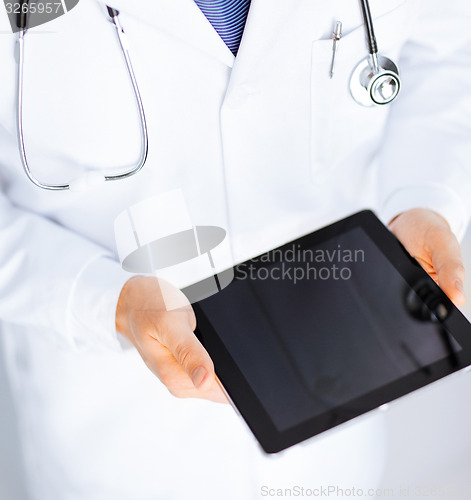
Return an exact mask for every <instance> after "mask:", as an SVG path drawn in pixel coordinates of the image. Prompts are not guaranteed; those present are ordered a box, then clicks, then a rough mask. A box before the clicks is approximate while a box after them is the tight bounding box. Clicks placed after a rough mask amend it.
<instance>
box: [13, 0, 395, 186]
mask: <svg viewBox="0 0 471 500" xmlns="http://www.w3.org/2000/svg"><path fill="white" fill-rule="evenodd" d="M29 1H30V0H23V1H22V4H23V3H24V4H26V5H28V4H29ZM360 1H361V8H362V13H363V21H364V25H365V29H366V34H367V42H368V50H369V55H368V56H367V57H366V58H365V59H363V60H362V61H360V63H359V64H358V65H357V66H356V68H355V70H354V71H353V74H352V77H351V79H350V92H351V94H352V97H353V99H354V100H355V101H356V102H357V103H359V104H361V105H364V106H374V105H378V106H383V105H385V104H389V103H390V102H392V101H393V100H394V99H395V98H396V97H397V94H398V93H399V89H400V87H401V81H400V78H399V69H398V67H397V66H396V64H395V63H394V62H393V61H391V59H388V58H387V57H383V56H381V55H379V54H378V46H377V43H376V37H375V34H374V28H373V20H372V18H371V13H370V7H369V2H368V0H360ZM106 9H107V12H108V15H109V18H110V20H111V22H112V23H113V24H114V26H115V27H116V33H117V36H118V41H119V45H120V47H121V51H122V53H123V56H124V60H125V63H126V67H127V70H128V74H129V78H130V80H131V83H132V88H133V90H134V96H135V99H136V102H137V106H138V111H139V119H140V132H141V152H140V156H139V160H138V163H137V164H136V165H135V166H134V167H132V168H130V169H128V170H126V171H124V172H122V173H120V174H114V175H105V176H103V175H102V174H98V173H97V172H94V171H93V172H88V173H87V174H85V175H82V176H81V177H80V178H78V179H76V180H75V181H73V182H70V183H69V184H46V183H43V182H41V181H40V180H39V179H37V178H36V177H35V176H34V175H33V173H32V172H31V168H30V166H29V164H28V159H27V155H26V147H25V141H24V133H23V68H24V52H25V48H24V45H25V41H24V40H25V35H26V32H27V15H26V14H25V13H24V9H23V8H21V12H22V13H21V14H20V15H19V16H18V28H19V31H18V58H17V63H18V73H17V77H18V81H17V87H18V94H17V113H16V118H17V134H18V149H19V152H20V158H21V163H22V165H23V169H24V171H25V173H26V175H27V177H28V179H29V180H30V181H31V182H32V183H33V184H34V185H35V186H37V187H39V188H41V189H46V190H50V191H64V190H84V189H87V188H90V187H93V186H94V185H96V184H101V183H102V182H103V181H105V182H107V181H117V180H121V179H127V178H129V177H131V176H133V175H135V174H137V173H138V172H139V171H140V170H141V169H142V168H143V167H144V164H145V162H146V160H147V154H148V150H149V138H148V133H147V124H146V117H145V113H144V107H143V104H142V99H141V95H140V91H139V86H138V84H137V81H136V76H135V74H134V70H133V67H132V64H131V58H130V55H129V48H128V44H127V41H126V36H125V33H124V30H123V27H122V26H121V23H120V21H119V11H117V10H116V9H113V8H111V7H108V6H107V7H106ZM25 10H28V9H25ZM335 37H337V40H339V39H340V32H337V33H334V40H335ZM331 71H333V68H332V70H331Z"/></svg>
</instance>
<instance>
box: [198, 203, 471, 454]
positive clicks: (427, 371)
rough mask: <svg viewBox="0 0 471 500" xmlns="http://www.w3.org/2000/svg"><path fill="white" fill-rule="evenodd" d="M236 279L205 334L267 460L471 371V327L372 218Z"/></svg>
mask: <svg viewBox="0 0 471 500" xmlns="http://www.w3.org/2000/svg"><path fill="white" fill-rule="evenodd" d="M233 271H234V279H233V281H232V282H231V283H230V284H229V285H228V286H227V287H226V288H225V289H223V290H222V291H220V292H219V293H217V294H216V295H213V296H211V297H209V298H206V299H204V300H202V301H200V302H199V303H197V304H195V312H196V317H197V324H198V326H197V330H196V335H197V336H198V338H199V339H200V341H201V342H202V344H203V345H204V346H205V348H206V349H207V351H208V352H209V354H210V356H211V357H212V359H213V361H214V365H215V369H216V374H217V376H218V378H219V380H220V381H221V383H222V385H223V386H224V389H225V390H226V392H227V394H228V395H229V397H230V399H231V400H232V402H233V404H234V405H235V406H236V408H237V410H238V411H239V413H240V414H241V416H242V417H243V418H244V419H245V421H246V423H247V424H248V426H249V427H250V429H251V430H252V432H253V433H254V435H255V437H256V438H257V439H258V441H259V442H260V444H261V446H262V448H263V449H264V450H265V451H266V452H268V453H274V452H278V451H280V450H283V449H285V448H287V447H289V446H292V445H294V444H296V443H298V442H300V441H303V440H305V439H307V438H310V437H312V436H315V435H317V434H319V433H321V432H323V431H326V430H328V429H330V428H332V427H334V426H337V425H339V424H341V423H343V422H346V421H348V420H350V419H353V418H355V417H357V416H359V415H362V414H364V413H366V412H368V411H370V410H373V409H375V408H378V407H379V406H381V405H383V404H385V403H388V402H390V401H392V400H394V399H396V398H399V397H401V396H403V395H405V394H407V393H410V392H411V391H414V390H416V389H419V388H420V387H423V386H425V385H427V384H429V383H431V382H433V381H436V380H438V379H440V378H442V377H444V376H446V375H449V374H451V373H452V372H455V371H457V370H459V369H461V368H463V367H465V366H467V365H469V364H471V325H470V324H469V322H468V321H467V320H466V318H465V317H464V316H463V315H462V314H461V313H460V311H459V310H458V309H457V308H456V307H455V306H454V305H453V304H452V302H451V301H450V300H449V299H448V297H447V296H446V295H445V294H444V293H443V292H442V291H441V289H440V288H439V287H438V285H436V283H435V282H434V281H433V279H431V278H430V277H429V276H428V274H427V273H426V272H425V271H424V270H423V269H422V268H421V267H420V265H419V264H418V263H417V261H416V260H415V259H413V258H412V257H411V256H410V255H409V254H408V253H407V251H406V250H405V249H404V247H403V246H402V245H401V244H400V242H399V241H398V240H397V239H396V238H395V236H394V235H393V234H392V233H391V232H390V231H389V230H388V229H387V228H386V227H385V226H384V225H383V224H382V223H381V222H380V221H379V219H378V218H377V217H376V216H375V215H374V214H373V212H371V211H363V212H360V213H357V214H355V215H352V216H350V217H348V218H346V219H343V220H341V221H339V222H336V223H334V224H332V225H330V226H328V227H325V228H323V229H320V230H319V231H316V232H314V233H312V234H308V235H306V236H304V237H302V238H299V239H297V240H295V241H292V242H290V243H287V244H286V245H284V246H282V247H280V248H276V249H274V250H272V251H270V252H267V253H266V254H263V255H260V256H258V257H256V258H254V259H251V260H250V261H247V262H243V263H241V264H239V265H237V266H236V267H235V268H234V269H233Z"/></svg>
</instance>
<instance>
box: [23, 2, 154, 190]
mask: <svg viewBox="0 0 471 500" xmlns="http://www.w3.org/2000/svg"><path fill="white" fill-rule="evenodd" d="M25 3H26V4H28V3H29V2H28V1H26V2H25ZM106 9H107V12H108V15H109V17H110V20H111V22H112V23H113V24H114V25H115V27H116V33H117V35H118V40H119V45H120V47H121V51H122V53H123V56H124V60H125V62H126V67H127V70H128V74H129V78H130V80H131V84H132V88H133V90H134V96H135V99H136V102H137V107H138V110H139V119H140V131H141V152H140V155H139V160H138V162H137V164H136V165H135V166H134V167H132V168H130V169H128V170H126V171H124V172H122V173H120V174H115V175H105V176H103V175H102V174H98V173H97V172H93V171H92V172H88V173H86V174H85V175H82V176H81V177H79V178H78V179H76V180H75V181H73V182H70V183H69V184H45V183H43V182H41V181H40V180H39V179H37V178H36V177H35V176H34V175H33V174H32V172H31V169H30V166H29V164H28V159H27V156H26V148H25V141H24V134H23V67H24V57H25V56H24V53H25V48H24V45H25V41H24V40H25V35H26V31H27V18H26V14H25V13H24V12H23V13H22V14H20V15H19V16H18V27H19V31H18V94H17V110H16V118H17V120H16V123H17V133H18V149H19V152H20V158H21V163H22V165H23V169H24V171H25V172H26V175H27V176H28V179H29V180H30V181H31V182H32V183H33V184H34V185H35V186H37V187H39V188H42V189H47V190H50V191H64V190H70V189H71V190H77V191H82V190H85V189H87V188H91V187H93V186H94V185H96V184H101V183H102V182H103V181H118V180H121V179H127V178H128V177H131V176H132V175H135V174H137V173H138V172H139V171H140V170H141V169H142V167H143V166H144V164H145V162H146V160H147V153H148V150H149V137H148V133H147V123H146V116H145V113H144V106H143V104H142V99H141V94H140V91H139V86H138V84H137V81H136V76H135V74H134V70H133V67H132V64H131V58H130V56H129V49H128V44H127V40H126V36H125V33H124V30H123V27H122V26H121V23H120V21H119V11H117V10H116V9H112V8H111V7H108V6H106ZM21 10H23V9H21Z"/></svg>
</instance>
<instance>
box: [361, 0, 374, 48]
mask: <svg viewBox="0 0 471 500" xmlns="http://www.w3.org/2000/svg"><path fill="white" fill-rule="evenodd" d="M360 3H361V12H362V14H363V22H364V24H365V30H366V41H367V44H368V50H369V53H370V54H371V55H373V54H377V53H378V44H377V43H376V36H375V30H374V26H373V18H372V17H371V11H370V3H369V1H368V0H360Z"/></svg>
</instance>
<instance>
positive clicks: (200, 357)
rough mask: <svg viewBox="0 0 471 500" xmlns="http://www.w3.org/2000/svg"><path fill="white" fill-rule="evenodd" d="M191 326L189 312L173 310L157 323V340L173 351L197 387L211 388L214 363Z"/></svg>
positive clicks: (202, 388) (213, 376)
mask: <svg viewBox="0 0 471 500" xmlns="http://www.w3.org/2000/svg"><path fill="white" fill-rule="evenodd" d="M191 326H192V325H191V324H190V323H189V321H188V314H187V312H185V311H172V312H171V313H167V314H165V315H164V316H163V317H162V318H160V321H158V322H156V323H155V330H156V340H158V341H159V342H160V343H161V344H163V345H164V346H165V347H166V348H167V349H168V350H169V351H170V352H171V353H172V355H173V357H174V358H175V360H176V361H177V362H178V364H179V365H180V366H181V367H182V368H183V369H184V370H185V372H186V373H187V375H188V376H189V377H190V378H191V380H192V382H193V385H194V387H195V388H197V389H201V390H205V389H209V387H210V386H211V384H212V382H213V380H214V378H215V373H214V365H213V362H212V361H211V358H210V357H209V354H208V353H207V351H206V349H205V348H204V347H203V346H202V345H201V343H200V341H199V340H198V339H197V338H196V336H195V334H194V333H193V330H192V328H191Z"/></svg>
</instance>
